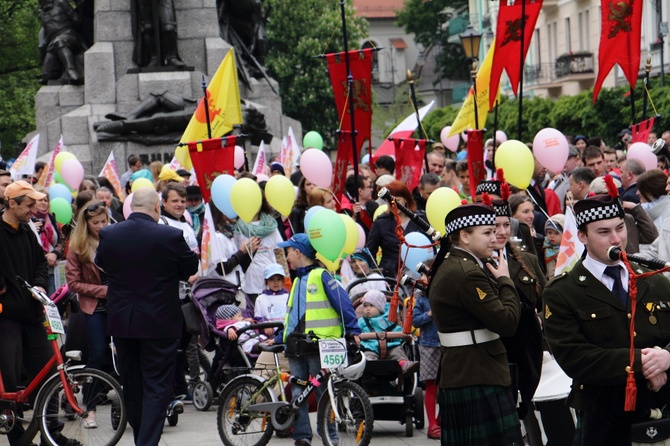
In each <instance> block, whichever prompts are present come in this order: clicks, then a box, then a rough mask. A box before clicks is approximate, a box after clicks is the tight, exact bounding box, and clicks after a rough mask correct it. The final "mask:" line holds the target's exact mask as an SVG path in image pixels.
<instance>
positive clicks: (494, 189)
mask: <svg viewBox="0 0 670 446" xmlns="http://www.w3.org/2000/svg"><path fill="white" fill-rule="evenodd" d="M484 192H486V193H488V194H489V195H496V196H498V197H499V196H500V195H501V194H500V181H496V180H484V181H482V182H480V183H479V184H478V185H477V192H476V195H479V194H483V193H484Z"/></svg>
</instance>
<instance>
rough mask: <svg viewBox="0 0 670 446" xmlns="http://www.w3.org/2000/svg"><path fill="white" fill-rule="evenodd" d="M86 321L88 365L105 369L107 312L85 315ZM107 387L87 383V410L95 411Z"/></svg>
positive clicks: (85, 390)
mask: <svg viewBox="0 0 670 446" xmlns="http://www.w3.org/2000/svg"><path fill="white" fill-rule="evenodd" d="M84 320H85V321H86V339H87V340H88V361H86V367H88V368H90V369H97V370H103V369H104V366H105V362H106V361H105V355H106V354H107V313H106V312H98V313H93V314H87V315H85V318H84ZM105 390H107V389H103V388H101V387H100V383H96V385H87V386H85V387H84V402H85V403H86V410H87V411H94V410H95V409H96V407H97V403H98V401H99V400H100V399H101V398H102V400H104V398H103V395H102V394H99V393H100V392H105Z"/></svg>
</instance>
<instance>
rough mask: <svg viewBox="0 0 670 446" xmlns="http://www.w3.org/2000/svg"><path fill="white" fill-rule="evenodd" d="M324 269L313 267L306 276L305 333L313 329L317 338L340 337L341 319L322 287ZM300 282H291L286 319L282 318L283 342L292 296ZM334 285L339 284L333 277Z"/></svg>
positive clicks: (341, 331)
mask: <svg viewBox="0 0 670 446" xmlns="http://www.w3.org/2000/svg"><path fill="white" fill-rule="evenodd" d="M324 271H325V269H323V268H315V269H313V270H312V271H310V272H309V276H307V290H306V291H307V292H306V293H305V295H306V301H307V308H306V309H305V333H309V332H310V331H313V332H314V334H315V335H316V336H318V337H319V338H322V339H324V338H341V337H342V334H343V330H342V321H341V320H340V315H339V314H338V313H337V311H335V310H334V309H333V307H332V306H331V305H330V301H329V300H328V296H327V295H326V291H325V290H324V288H323V281H322V280H321V275H322V274H323V272H324ZM299 283H300V279H297V280H295V281H294V282H293V287H292V288H291V295H290V296H289V298H288V303H287V305H288V311H287V312H286V319H285V320H284V327H286V329H285V330H284V342H286V336H287V335H288V322H289V315H290V313H291V309H292V308H293V297H294V296H295V293H296V289H297V287H298V285H299ZM333 283H334V284H335V286H339V284H337V282H336V281H335V279H333Z"/></svg>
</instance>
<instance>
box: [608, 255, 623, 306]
mask: <svg viewBox="0 0 670 446" xmlns="http://www.w3.org/2000/svg"><path fill="white" fill-rule="evenodd" d="M605 275H606V276H609V277H611V278H612V279H614V286H613V287H612V293H614V295H615V296H616V297H618V298H619V300H620V301H621V303H622V304H623V305H624V307H625V306H626V302H627V301H628V292H627V291H626V290H625V289H624V287H623V283H622V282H621V265H614V266H608V267H606V268H605Z"/></svg>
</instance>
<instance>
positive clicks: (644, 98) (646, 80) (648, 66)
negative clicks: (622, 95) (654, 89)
mask: <svg viewBox="0 0 670 446" xmlns="http://www.w3.org/2000/svg"><path fill="white" fill-rule="evenodd" d="M644 71H645V73H644V95H643V96H642V120H643V121H646V120H647V96H649V90H648V89H647V85H649V72H650V71H651V56H647V63H646V64H645V65H644ZM633 124H635V121H633Z"/></svg>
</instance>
